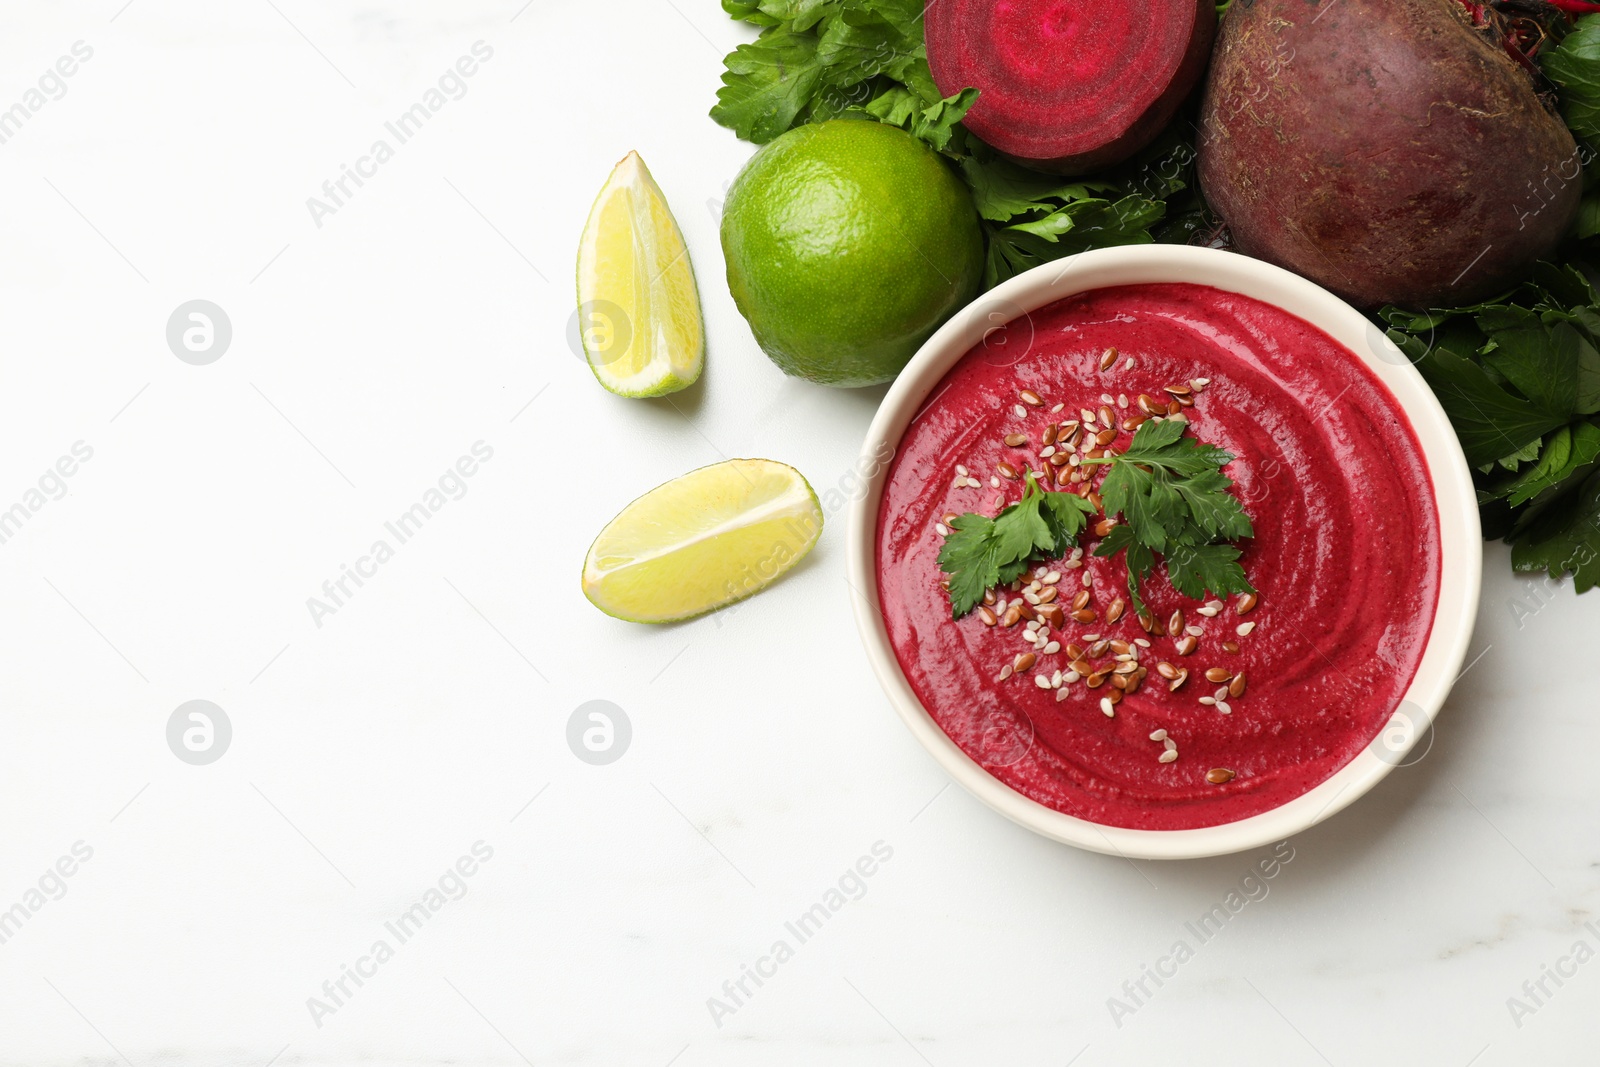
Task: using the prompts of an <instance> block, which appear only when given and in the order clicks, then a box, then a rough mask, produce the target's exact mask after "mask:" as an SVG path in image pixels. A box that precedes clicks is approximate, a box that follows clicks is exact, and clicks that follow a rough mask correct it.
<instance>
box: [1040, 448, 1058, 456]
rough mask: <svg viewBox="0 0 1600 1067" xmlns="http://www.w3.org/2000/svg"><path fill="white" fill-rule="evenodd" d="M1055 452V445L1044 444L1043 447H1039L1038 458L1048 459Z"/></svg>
mask: <svg viewBox="0 0 1600 1067" xmlns="http://www.w3.org/2000/svg"><path fill="white" fill-rule="evenodd" d="M1055 454H1056V446H1055V445H1045V446H1044V447H1043V448H1041V449H1039V458H1040V459H1049V458H1050V457H1051V456H1053V455H1055Z"/></svg>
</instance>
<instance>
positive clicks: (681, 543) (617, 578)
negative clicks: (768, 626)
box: [583, 459, 822, 622]
mask: <svg viewBox="0 0 1600 1067" xmlns="http://www.w3.org/2000/svg"><path fill="white" fill-rule="evenodd" d="M821 535H822V507H821V505H820V504H818V502H817V494H815V493H813V492H812V491H811V486H810V485H809V484H808V483H807V482H806V480H805V478H804V477H802V476H801V474H800V472H799V471H797V470H795V469H794V468H793V467H790V466H788V465H787V464H783V463H775V462H773V461H772V460H770V459H730V460H727V461H726V462H724V463H717V464H714V465H712V466H710V467H701V468H700V469H699V470H697V471H690V472H689V473H688V474H685V475H684V476H683V477H681V478H674V479H673V480H672V481H670V482H668V483H667V484H665V485H661V486H657V487H656V488H654V489H652V490H650V491H649V492H648V493H646V494H645V495H644V496H642V497H640V498H639V499H638V500H635V501H634V502H633V503H631V504H629V505H628V506H627V507H626V508H623V509H622V514H620V515H618V516H617V517H616V518H614V519H612V520H611V522H610V523H609V524H608V525H607V526H606V528H605V529H604V530H601V531H600V536H599V537H597V538H595V540H594V544H592V545H590V546H589V557H588V558H587V559H586V560H584V562H583V595H584V596H586V597H588V598H589V601H590V603H592V604H594V606H595V607H597V608H599V609H600V610H601V611H603V612H605V613H606V614H607V615H614V616H616V617H617V618H619V619H626V620H627V621H629V622H676V621H678V620H680V619H689V618H693V617H694V616H696V615H703V614H705V613H706V612H708V611H715V610H716V609H717V608H720V607H725V606H726V605H728V604H732V603H733V602H734V601H736V600H743V599H744V598H745V597H747V596H751V595H753V594H755V593H759V592H761V590H763V589H765V588H766V587H767V586H769V585H771V584H772V583H773V582H775V581H777V579H778V578H779V577H780V576H781V575H782V574H783V573H784V572H785V571H787V570H788V569H789V568H790V567H793V566H794V565H795V564H796V563H798V562H800V560H801V559H803V558H804V557H805V555H806V553H808V552H810V551H811V546H813V545H815V544H816V543H817V538H818V537H820V536H821Z"/></svg>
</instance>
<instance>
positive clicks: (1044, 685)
mask: <svg viewBox="0 0 1600 1067" xmlns="http://www.w3.org/2000/svg"><path fill="white" fill-rule="evenodd" d="M1033 684H1034V685H1036V686H1038V687H1039V688H1040V689H1049V688H1050V679H1048V678H1046V677H1045V676H1044V675H1042V674H1036V675H1034V676H1033Z"/></svg>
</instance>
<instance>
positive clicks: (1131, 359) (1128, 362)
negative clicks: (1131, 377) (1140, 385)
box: [1122, 356, 1134, 370]
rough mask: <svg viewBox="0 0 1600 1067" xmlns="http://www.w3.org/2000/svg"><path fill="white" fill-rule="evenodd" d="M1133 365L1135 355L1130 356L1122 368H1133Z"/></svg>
mask: <svg viewBox="0 0 1600 1067" xmlns="http://www.w3.org/2000/svg"><path fill="white" fill-rule="evenodd" d="M1133 366H1134V364H1133V357H1132V356H1129V357H1128V360H1127V362H1126V363H1124V364H1123V365H1122V369H1123V370H1132V369H1133Z"/></svg>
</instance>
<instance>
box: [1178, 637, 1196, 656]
mask: <svg viewBox="0 0 1600 1067" xmlns="http://www.w3.org/2000/svg"><path fill="white" fill-rule="evenodd" d="M1199 643H1200V642H1199V641H1197V640H1196V639H1195V638H1193V637H1187V636H1186V637H1180V638H1178V644H1177V652H1178V655H1180V656H1187V655H1189V654H1191V653H1192V652H1194V650H1195V646H1197V645H1198V644H1199Z"/></svg>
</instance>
